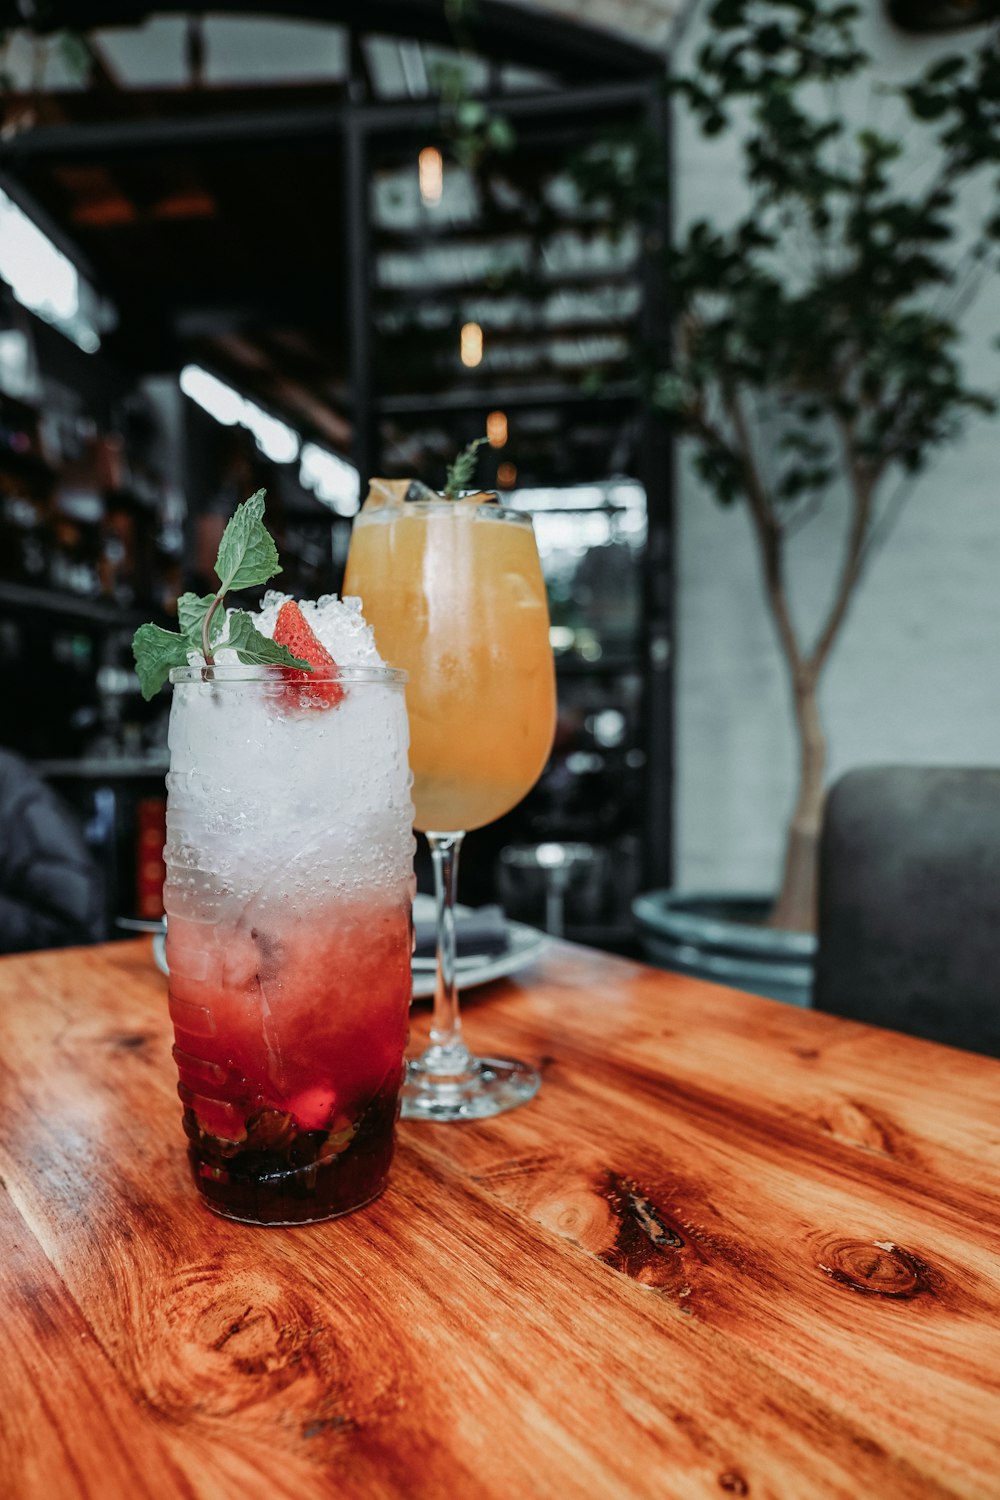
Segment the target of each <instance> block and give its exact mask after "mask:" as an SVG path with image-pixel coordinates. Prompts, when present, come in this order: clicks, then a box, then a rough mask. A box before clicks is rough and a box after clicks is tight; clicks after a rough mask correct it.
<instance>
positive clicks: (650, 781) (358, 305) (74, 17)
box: [0, 0, 675, 885]
mask: <svg viewBox="0 0 1000 1500" xmlns="http://www.w3.org/2000/svg"><path fill="white" fill-rule="evenodd" d="M79 9H80V7H78V6H76V5H72V4H70V3H69V0H64V3H62V4H60V3H58V0H56V3H53V4H51V5H50V6H48V7H47V9H46V24H47V25H50V26H59V25H63V24H73V25H75V26H77V27H78V26H79V25H80V16H79ZM170 9H178V10H184V12H185V13H186V12H187V10H188V7H187V6H170V5H159V6H150V5H141V4H128V3H126V0H106V3H104V4H95V5H91V6H89V7H88V14H87V25H88V26H99V25H107V24H127V23H129V22H135V21H138V20H141V19H142V18H143V17H144V16H145V15H148V14H150V13H151V12H153V11H160V12H162V11H164V10H170ZM226 9H233V10H239V11H240V12H242V13H247V12H249V11H258V12H263V11H270V12H271V13H273V5H272V6H268V5H267V4H266V3H264V0H231V3H230V0H221V3H216V4H214V5H213V10H218V11H224V10H226ZM290 13H291V14H294V15H297V16H302V17H310V16H315V17H317V18H318V17H322V19H325V20H331V19H334V18H332V17H331V15H330V7H329V5H328V4H327V5H323V4H319V3H316V4H302V3H299V4H296V5H294V6H291V7H288V8H287V9H285V10H284V11H283V15H284V16H288V15H289V14H290ZM335 19H336V20H337V21H338V22H343V23H345V24H347V25H349V26H351V32H352V34H351V63H352V68H351V76H350V78H349V80H348V85H347V89H346V91H345V97H344V98H343V100H342V101H341V102H338V103H336V104H332V105H330V106H325V107H321V108H318V107H309V108H303V107H288V108H286V109H282V110H275V109H267V110H265V111H264V112H262V113H250V112H246V111H239V112H232V113H229V114H223V115H218V114H217V115H213V116H208V117H205V118H199V119H194V120H188V121H183V122H178V121H164V120H138V121H122V122H121V123H115V124H107V125H105V124H100V125H75V126H72V127H47V128H40V129H36V130H32V131H25V132H23V133H22V134H21V135H19V136H15V137H13V138H12V139H10V140H7V141H5V142H3V143H0V174H2V175H0V181H2V180H3V179H4V177H6V178H7V179H8V180H9V181H10V182H11V187H12V189H13V192H12V196H15V197H18V198H20V200H21V201H22V203H23V204H24V206H25V208H26V209H27V210H28V211H29V212H34V209H33V207H32V204H31V173H32V168H33V167H34V166H36V165H39V164H41V163H43V162H48V161H54V160H66V159H70V158H72V159H77V160H79V159H84V158H102V159H107V158H109V157H121V156H126V155H134V154H142V155H147V154H149V153H150V152H157V151H168V150H169V151H176V150H178V149H183V148H185V147H187V148H191V147H197V148H198V149H200V150H226V149H232V148H233V147H236V146H245V145H247V144H250V143H253V142H268V143H274V142H275V141H279V140H280V141H285V142H291V141H294V142H296V143H297V144H300V145H305V144H308V143H310V142H312V143H315V144H323V145H327V146H328V145H329V144H330V142H331V140H332V139H339V140H340V142H341V146H342V150H343V153H344V167H345V171H344V184H345V187H344V207H345V222H346V225H347V228H348V246H347V267H348V285H347V305H346V307H345V309H344V311H345V316H346V320H347V326H348V330H349V337H350V373H351V387H352V401H351V415H352V420H353V423H354V453H353V457H354V462H355V464H356V466H357V468H358V470H359V472H360V474H361V476H362V481H363V482H364V481H366V480H367V479H368V478H370V476H371V475H372V474H373V473H374V472H377V470H378V467H379V464H380V444H379V418H380V416H384V415H387V414H390V413H395V414H403V413H404V412H405V411H407V410H409V411H411V412H413V411H419V410H420V409H421V403H420V401H419V400H417V401H411V400H410V399H409V398H405V397H402V398H401V397H394V398H387V399H384V400H380V399H379V398H378V395H377V392H376V391H375V388H374V373H375V371H374V354H373V347H372V335H373V288H372V281H371V266H372V254H371V246H372V222H371V205H370V199H369V175H368V165H369V154H370V148H371V143H372V141H373V140H374V139H375V138H379V139H381V140H386V139H388V140H392V139H394V138H399V139H405V138H412V136H413V135H414V133H417V132H421V133H429V134H430V135H440V134H441V132H442V129H443V126H444V124H445V123H446V121H445V120H444V119H443V116H442V107H441V105H440V104H439V103H438V102H437V101H434V100H430V101H405V102H399V103H396V102H392V103H384V102H372V101H370V100H369V99H367V98H366V97H365V95H366V93H367V90H366V88H365V80H364V77H363V72H362V65H361V55H360V52H361V49H360V47H359V46H358V42H357V35H356V28H357V27H363V29H364V30H365V32H371V31H373V30H376V29H377V30H380V31H381V30H385V31H396V32H397V33H402V34H404V35H407V36H413V35H414V34H418V35H421V36H424V37H426V38H427V39H428V40H444V41H452V42H453V41H454V38H453V36H452V35H451V33H450V31H449V30H448V27H447V23H446V22H445V20H444V11H443V7H442V6H441V5H440V4H439V3H435V0H365V3H364V4H362V3H360V0H349V3H346V4H342V5H340V6H339V7H338V14H337V16H336V18H335ZM352 23H354V25H352ZM469 29H470V32H471V33H472V36H473V39H474V40H475V42H476V43H477V45H478V47H479V48H481V49H483V50H486V51H489V50H490V49H495V50H497V51H500V52H501V53H502V54H503V55H504V56H505V57H506V58H509V59H510V60H511V61H517V60H525V61H527V60H529V59H528V58H527V57H524V58H522V56H521V54H522V53H524V52H526V51H527V52H530V54H531V55H530V61H531V62H532V63H533V64H534V65H535V66H540V67H544V66H545V60H546V57H545V55H546V53H551V52H553V51H556V52H557V53H558V58H559V66H560V69H561V70H562V71H563V72H565V71H566V64H567V61H570V62H571V63H572V64H573V65H574V66H575V67H576V68H577V69H578V70H579V72H580V74H581V76H582V77H585V78H587V79H588V80H589V79H590V78H592V77H593V76H594V74H595V73H598V74H600V76H603V77H605V78H606V77H607V76H608V74H609V73H612V74H613V73H615V72H617V73H618V75H619V78H620V79H622V80H623V81H617V82H613V83H604V84H594V83H591V82H589V81H588V82H586V83H584V84H583V85H582V86H581V87H568V88H563V89H561V90H559V91H558V92H553V93H547V94H531V95H526V96H510V95H500V96H498V97H497V98H496V99H495V100H493V101H492V103H493V105H494V106H495V107H496V108H497V109H498V110H501V111H502V112H503V114H504V115H506V116H508V117H510V118H511V119H513V120H515V121H519V122H521V124H522V127H526V126H529V122H537V123H540V124H541V123H544V125H545V128H547V129H550V128H554V127H562V126H567V127H573V126H582V127H584V128H586V129H592V128H593V124H594V120H595V117H597V116H599V115H600V114H602V113H604V114H609V113H610V114H613V113H615V112H619V113H620V112H621V111H622V110H623V109H634V110H635V111H636V112H637V113H639V112H641V113H643V114H644V115H645V118H646V121H647V123H648V124H649V126H650V127H651V128H652V129H653V130H654V131H655V132H656V133H657V135H658V136H659V137H660V138H661V139H662V140H663V141H664V143H665V145H667V146H669V134H670V132H669V123H670V122H669V112H668V109H667V106H666V104H665V102H664V98H663V94H662V91H661V87H660V83H661V75H662V71H663V60H662V58H660V57H659V56H658V55H656V54H652V53H649V52H646V51H644V50H642V49H640V48H636V47H633V46H630V45H629V44H627V43H624V42H621V43H620V42H618V41H617V40H616V39H615V38H613V37H610V36H608V35H607V34H605V33H603V32H602V33H596V32H590V31H588V30H587V29H586V28H585V27H578V26H576V24H575V23H574V24H573V25H572V26H567V25H566V24H565V23H564V22H562V21H559V20H557V19H556V18H553V17H547V16H544V15H541V14H540V13H538V12H529V11H526V10H523V9H522V8H521V7H519V6H517V5H507V4H503V3H500V0H479V4H478V6H477V11H476V20H475V23H474V24H472V25H470V28H469ZM489 102H490V101H487V103H489ZM669 233H670V206H669V204H668V203H667V202H664V203H663V205H662V210H661V213H660V216H659V222H658V223H657V224H656V225H655V226H654V230H653V233H652V234H651V235H650V236H649V239H648V243H647V245H646V247H645V251H644V261H643V266H642V271H641V279H642V285H643V293H644V310H643V326H644V334H645V338H646V340H647V341H648V342H649V343H652V344H658V346H659V347H660V348H661V349H663V350H666V349H667V347H668V342H669V340H668V331H669V316H670V314H669V308H668V306H667V299H666V289H665V286H664V282H663V274H662V268H661V265H660V250H661V247H662V245H663V244H664V243H665V242H666V240H667V238H668V236H669ZM59 239H61V241H62V243H63V245H64V246H65V245H66V236H65V235H60V236H59ZM74 258H75V259H77V261H78V263H79V260H80V257H79V255H78V254H77V255H76V256H74ZM609 403H617V404H618V405H619V406H620V407H622V408H623V409H627V407H628V406H629V405H632V406H635V405H636V404H637V403H638V398H637V396H636V394H635V392H634V391H628V390H621V389H617V390H616V389H611V390H608V391H606V392H604V393H602V394H597V395H585V394H583V393H581V392H579V391H576V390H573V389H570V388H562V389H557V388H552V387H549V386H539V387H538V388H537V389H533V390H532V389H527V388H525V389H520V390H510V391H505V390H502V389H498V388H494V389H493V390H487V389H484V388H481V387H480V388H474V387H470V388H469V390H468V392H462V393H459V394H455V395H452V396H444V397H442V398H428V399H427V400H426V402H424V403H423V409H426V410H438V411H444V410H449V411H454V412H460V411H475V410H477V409H484V410H488V409H490V405H491V404H492V405H495V406H505V407H517V406H521V407H524V406H526V405H528V404H546V405H562V406H574V407H576V406H577V405H578V404H583V405H591V406H594V407H598V406H602V407H604V408H605V409H606V407H607V405H608V404H609ZM641 410H642V414H641V432H640V442H639V473H638V474H637V475H636V477H637V478H638V479H639V480H640V481H641V483H642V484H643V486H644V488H645V492H646V497H647V513H648V524H649V540H648V545H647V550H646V558H645V565H644V590H643V592H644V599H643V605H644V608H643V616H644V640H643V653H644V705H645V706H644V726H643V738H644V750H645V754H646V772H645V787H646V809H647V818H646V826H645V828H644V829H643V830H642V834H643V846H644V848H643V880H644V883H645V884H647V885H666V884H669V883H670V880H671V876H672V845H673V838H672V832H673V812H672V792H673V640H674V622H673V596H674V532H675V528H674V477H673V447H672V443H671V440H670V436H669V434H668V432H667V430H666V428H665V427H664V425H663V424H662V423H661V422H660V421H659V419H658V418H657V417H656V416H655V415H654V414H653V413H652V412H651V411H650V410H649V409H648V408H642V409H641Z"/></svg>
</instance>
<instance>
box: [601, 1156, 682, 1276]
mask: <svg viewBox="0 0 1000 1500" xmlns="http://www.w3.org/2000/svg"><path fill="white" fill-rule="evenodd" d="M601 1197H602V1198H603V1199H604V1201H605V1202H606V1203H607V1205H608V1208H609V1209H610V1211H611V1214H612V1216H613V1218H612V1223H613V1225H614V1231H615V1238H614V1244H613V1245H610V1246H606V1247H605V1248H604V1249H602V1250H601V1251H600V1252H599V1255H598V1258H599V1259H600V1260H603V1261H604V1263H605V1265H608V1266H611V1267H612V1268H613V1269H614V1270H616V1271H621V1272H622V1273H623V1274H624V1275H625V1276H631V1277H632V1279H633V1280H634V1281H641V1282H643V1283H644V1284H645V1285H647V1286H655V1287H659V1288H660V1289H661V1290H665V1291H676V1290H677V1289H678V1287H679V1286H680V1285H681V1283H682V1282H683V1281H684V1269H683V1260H682V1258H681V1255H680V1253H679V1252H681V1251H682V1250H683V1249H684V1239H683V1237H682V1236H681V1235H680V1234H679V1233H678V1231H677V1229H676V1228H675V1227H674V1225H673V1224H671V1222H670V1220H669V1219H668V1218H667V1216H666V1215H665V1214H664V1212H663V1210H662V1209H661V1208H660V1207H659V1206H658V1205H657V1204H656V1203H654V1202H653V1200H652V1199H651V1198H650V1197H649V1196H648V1195H647V1194H646V1193H644V1192H643V1191H642V1190H641V1189H640V1188H639V1187H638V1185H637V1184H636V1183H634V1182H630V1181H628V1180H627V1179H626V1178H624V1177H619V1176H618V1175H617V1173H615V1172H607V1173H605V1174H604V1183H603V1191H602V1192H601ZM689 1291H690V1288H686V1289H685V1292H684V1295H687V1294H688V1292H689Z"/></svg>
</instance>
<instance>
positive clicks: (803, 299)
mask: <svg viewBox="0 0 1000 1500" xmlns="http://www.w3.org/2000/svg"><path fill="white" fill-rule="evenodd" d="M857 17H858V9H857V7H856V6H853V5H849V4H834V3H829V0H717V3H715V4H714V5H713V6H712V7H711V9H710V12H709V19H710V31H709V35H708V39H707V40H706V41H705V43H704V45H703V46H702V47H701V48H700V50H699V51H698V53H697V56H696V59H695V66H694V68H693V70H692V72H691V74H690V76H687V77H683V78H679V79H676V80H675V81H674V82H673V88H674V90H675V91H676V92H677V93H679V94H680V95H681V96H682V97H683V99H684V100H685V101H686V104H687V106H688V107H689V108H690V109H691V110H692V111H693V112H694V115H695V117H696V119H697V122H698V124H699V127H700V129H701V130H702V131H703V132H705V133H706V134H708V135H718V134H720V133H722V132H724V131H727V130H737V131H739V132H740V138H741V173H742V177H743V181H744V184H745V187H746V191H747V204H748V206H747V207H746V211H745V212H744V213H742V215H740V216H739V217H737V218H736V219H735V221H727V222H726V223H725V225H724V226H721V227H720V226H719V225H714V224H712V223H709V222H706V221H704V220H702V221H700V222H697V223H694V224H692V225H691V226H690V227H689V228H687V229H686V230H685V231H684V232H683V234H681V235H680V237H679V238H678V239H677V240H675V242H674V244H673V246H672V248H671V249H670V250H669V252H668V257H667V258H668V274H669V285H670V297H671V301H672V307H673V313H674V318H673V329H674V341H673V347H672V350H671V357H670V361H669V368H668V369H667V370H665V371H664V370H663V368H662V365H663V360H662V351H660V352H659V353H658V352H657V351H650V358H651V360H653V361H654V365H655V362H657V361H658V363H659V371H658V373H654V374H653V375H652V376H651V380H652V387H653V398H654V400H655V401H656V403H657V405H658V406H659V407H660V408H661V409H662V410H663V411H664V413H665V414H666V415H667V416H668V417H669V419H670V420H671V421H672V422H673V423H674V424H676V426H677V427H678V428H679V429H680V430H681V431H683V432H684V433H686V434H688V435H690V436H691V438H693V440H694V450H695V463H696V466H697V469H698V471H699V472H700V474H701V476H702V477H703V479H704V480H705V481H706V482H707V484H708V485H709V487H710V489H711V490H712V491H713V492H714V494H715V496H716V497H717V498H718V499H719V500H720V501H722V502H723V503H724V504H732V503H742V504H744V505H745V506H746V507H747V512H748V514H749V517H750V520H751V522H752V532H753V535H754V537H755V539H756V546H757V550H758V553H759V557H760V563H761V570H762V577H763V582H764V589H765V594H766V600H767V607H768V609H769V611H770V615H771V619H772V620H773V623H774V626H775V629H776V633H777V639H778V643H779V646H780V651H781V656H782V660H783V663H784V667H785V671H786V673H787V678H788V682H789V686H790V690H791V698H792V703H793V705H794V715H795V727H796V731H797V737H798V746H799V761H800V774H799V785H798V791H797V794H796V798H795V805H794V810H793V812H792V816H791V823H790V827H789V831H788V839H787V845H786V852H785V860H784V872H783V877H782V882H781V887H780V891H779V894H778V899H777V902H776V904H775V907H774V911H773V913H772V917H771V921H772V923H773V925H775V926H780V927H789V928H799V929H807V928H809V927H810V926H811V925H812V924H813V922H814V915H815V869H816V852H817V842H818V837H819V830H820V824H821V818H822V808H823V796H824V784H825V766H826V734H825V730H824V725H823V720H822V715H821V711H820V704H819V686H820V681H821V678H822V674H823V671H824V668H825V667H826V666H827V664H828V662H829V660H830V656H831V653H832V651H833V649H834V647H835V645H836V643H837V640H838V638H839V636H840V634H841V631H842V629H843V625H844V621H845V618H846V617H847V614H848V611H849V609H850V606H851V602H852V600H853V598H854V596H855V593H856V590H857V588H858V584H859V582H860V580H861V578H862V576H863V574H864V572H865V569H866V565H867V563H868V562H869V560H870V558H871V555H872V552H873V548H874V547H876V546H877V545H878V544H879V543H880V541H882V540H884V539H885V537H886V536H887V534H888V531H889V529H890V527H891V525H892V523H893V520H894V519H895V517H896V515H897V514H898V512H899V509H900V507H901V505H902V504H904V503H905V500H906V497H907V495H908V494H909V492H910V489H911V488H912V485H913V481H914V479H915V478H916V476H917V475H918V474H919V472H920V471H921V470H922V469H923V468H924V467H925V466H926V464H927V463H928V461H929V460H930V458H931V457H932V455H933V454H934V453H935V452H936V451H937V450H939V449H940V448H941V447H942V446H943V445H944V444H947V443H949V442H952V441H954V439H955V438H956V436H957V435H958V433H959V432H960V430H961V428H962V426H963V423H964V421H965V419H966V418H967V417H968V416H969V415H970V414H971V413H974V412H992V411H993V410H994V402H993V399H992V398H991V397H990V396H989V395H988V394H986V393H984V392H981V391H978V390H974V389H972V388H971V387H970V386H969V385H968V384H967V383H966V381H965V379H964V377H963V373H962V370H961V366H960V362H959V358H958V353H959V346H960V342H961V337H960V330H959V323H958V319H959V317H960V315H961V314H962V312H963V311H964V310H965V308H966V307H967V305H968V302H969V299H970V298H971V297H973V296H975V295H976V293H977V292H978V291H979V290H980V289H981V288H982V287H983V285H984V284H986V283H987V280H988V278H990V277H993V276H995V273H996V269H997V257H996V251H997V245H998V241H1000V48H998V42H997V36H996V34H995V32H990V33H987V34H986V35H985V36H982V35H980V37H979V38H978V39H977V40H976V41H975V42H974V43H973V44H971V45H967V48H966V50H965V52H964V53H963V55H962V56H955V57H948V58H946V59H944V60H938V61H937V62H935V64H934V65H933V66H931V67H930V68H929V69H928V70H927V71H925V72H924V73H923V74H922V76H920V77H919V78H918V79H916V80H915V81H913V82H912V83H910V84H909V85H908V86H905V87H903V88H901V89H898V90H892V91H889V90H887V89H886V90H882V91H881V92H882V93H888V92H892V93H893V94H894V95H895V104H894V105H893V106H892V109H891V112H892V113H893V116H894V119H895V128H894V129H893V130H891V131H889V130H886V129H880V128H875V127H873V126H870V125H867V124H866V125H865V126H863V127H860V126H858V125H856V124H854V123H852V121H851V118H850V116H851V108H850V105H851V103H852V101H853V102H854V103H856V102H857V98H858V94H859V92H860V91H861V90H862V89H864V88H865V87H866V75H867V76H868V80H869V81H868V82H867V87H868V88H869V89H872V88H873V87H875V86H874V85H872V84H871V83H870V78H871V75H870V73H869V69H870V66H871V65H870V60H869V58H868V57H867V56H866V54H865V52H864V51H863V50H862V49H861V48H860V47H859V45H858V43H857V40H856V32H855V24H856V21H857ZM603 186H604V189H605V190H606V189H607V186H608V184H607V183H606V182H605V183H604V184H603ZM970 189H971V190H972V191H971V192H970V191H969V190H970ZM625 190H626V189H625V188H624V187H622V188H621V189H620V191H625ZM963 192H965V195H966V196H965V198H964V200H963V201H964V213H965V221H964V222H963V218H962V212H960V211H959V209H960V201H959V200H960V196H961V194H962V193H963ZM970 198H972V199H973V201H974V203H975V206H976V208H977V210H978V211H979V212H978V221H977V224H976V227H975V229H974V231H973V232H972V233H971V234H970V232H969V228H968V206H969V201H970ZM995 287H996V282H995V281H994V282H993V288H994V294H995ZM994 306H995V304H994ZM831 504H837V505H840V506H841V507H842V514H843V540H842V550H841V552H840V555H839V557H838V558H837V559H836V560H835V565H834V566H835V576H834V578H833V581H832V587H831V593H830V597H829V600H828V601H827V602H826V605H825V610H824V615H823V618H822V620H821V623H820V625H819V628H818V631H817V632H816V633H815V635H813V636H811V637H808V638H807V637H806V636H805V635H804V632H803V631H802V629H801V626H800V625H799V624H798V623H797V622H796V620H795V618H794V615H793V612H792V609H791V607H790V601H789V589H788V549H787V543H788V541H789V538H790V537H791V536H792V535H794V534H795V533H796V532H798V531H799V530H800V529H801V528H802V527H803V526H806V525H808V524H809V522H810V521H811V520H812V519H813V518H814V517H815V516H816V514H817V512H818V510H819V509H820V507H822V506H824V505H831Z"/></svg>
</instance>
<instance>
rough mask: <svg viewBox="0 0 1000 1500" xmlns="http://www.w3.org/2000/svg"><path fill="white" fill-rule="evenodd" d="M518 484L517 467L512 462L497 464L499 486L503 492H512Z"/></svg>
mask: <svg viewBox="0 0 1000 1500" xmlns="http://www.w3.org/2000/svg"><path fill="white" fill-rule="evenodd" d="M516 483H517V465H516V464H512V463H510V462H506V463H502V464H497V484H498V485H499V486H500V488H501V489H502V490H512V489H513V488H514V486H515V484H516Z"/></svg>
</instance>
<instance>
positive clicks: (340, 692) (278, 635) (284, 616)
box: [274, 599, 344, 708]
mask: <svg viewBox="0 0 1000 1500" xmlns="http://www.w3.org/2000/svg"><path fill="white" fill-rule="evenodd" d="M274 639H275V640H276V641H277V642H278V644H279V645H280V646H287V647H288V649H289V651H290V652H291V653H292V655H293V656H297V657H299V659H300V660H301V661H307V662H309V663H310V664H311V665H312V666H313V667H315V668H317V670H319V671H321V672H328V671H330V670H331V669H332V670H333V671H334V672H336V671H337V670H338V668H337V663H336V662H335V661H334V659H333V657H332V656H331V655H330V653H329V651H328V650H327V649H326V647H325V646H324V645H323V642H322V641H321V640H319V639H318V638H317V636H316V635H315V633H314V632H313V630H312V629H311V627H310V625H309V622H308V621H307V620H306V618H305V616H304V615H303V613H302V611H301V609H299V606H298V605H297V604H296V603H295V600H294V599H289V600H287V601H286V603H284V604H283V605H282V606H281V608H280V609H279V611H278V618H277V620H276V621H275V625H274ZM281 672H282V676H283V677H284V678H285V681H286V682H288V683H294V685H295V686H294V688H289V692H290V694H291V695H292V696H293V698H294V700H295V702H296V703H297V704H298V706H299V708H336V706H337V704H338V703H340V702H341V700H342V699H343V696H344V689H343V687H342V686H341V684H340V683H339V682H337V681H336V680H331V679H330V678H326V679H325V681H320V682H316V681H315V680H314V679H313V678H312V677H311V675H310V673H309V672H307V671H305V670H304V669H303V668H302V667H282V669H281Z"/></svg>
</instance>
